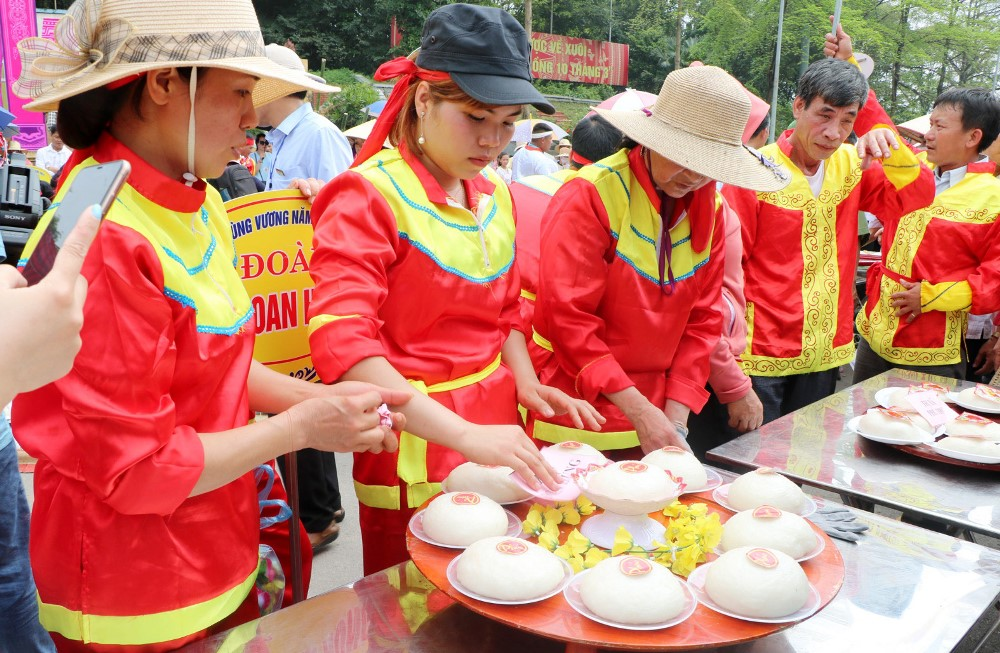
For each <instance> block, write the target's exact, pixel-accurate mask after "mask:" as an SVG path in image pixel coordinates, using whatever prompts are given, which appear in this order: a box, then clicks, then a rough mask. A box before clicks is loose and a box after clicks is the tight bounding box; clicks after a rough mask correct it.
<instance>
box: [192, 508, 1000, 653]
mask: <svg viewBox="0 0 1000 653" xmlns="http://www.w3.org/2000/svg"><path fill="white" fill-rule="evenodd" d="M857 515H858V519H859V520H860V521H862V522H864V523H865V524H868V525H869V526H870V529H869V531H868V532H867V534H866V535H865V536H864V538H863V539H862V541H861V542H860V543H859V544H851V543H847V542H841V541H839V540H835V541H836V543H837V547H838V548H839V549H840V552H841V554H842V555H843V557H844V564H845V570H846V577H845V580H844V586H843V588H842V589H841V591H840V593H839V594H838V595H837V597H836V598H835V599H834V600H833V602H831V603H830V604H829V605H828V606H827V607H826V608H825V609H823V610H822V611H821V612H820V613H819V614H817V615H815V616H813V617H812V618H810V619H808V620H806V621H804V622H802V623H800V624H797V625H795V626H793V627H791V628H789V629H787V630H784V631H781V632H779V633H776V634H774V635H770V636H768V637H765V638H763V639H759V640H756V641H754V642H750V643H748V644H743V645H736V646H730V647H725V648H721V649H711V650H718V651H724V652H725V653H751V651H752V653H842V652H843V651H855V652H857V653H866V652H868V651H906V652H907V653H940V652H941V651H951V650H953V649H954V648H955V647H956V646H962V650H969V651H972V650H975V649H976V647H977V643H976V642H975V641H971V638H972V637H973V636H974V635H972V634H970V635H969V639H966V638H967V633H969V630H970V629H971V628H973V626H974V625H975V626H976V630H977V631H978V632H982V631H983V630H984V624H985V623H986V621H987V620H995V618H996V611H995V609H993V606H994V604H995V602H996V600H997V596H998V594H1000V552H998V551H995V550H992V549H988V548H985V547H983V546H980V545H978V544H974V543H970V542H965V541H963V540H959V539H956V538H953V537H950V536H948V535H943V534H939V533H933V532H930V531H926V530H923V529H920V528H917V527H914V526H910V525H908V524H903V523H899V522H896V521H893V520H890V519H886V518H884V517H881V516H878V515H873V514H870V513H864V512H857ZM980 620H982V623H977V622H978V621H980ZM402 650H405V651H409V652H410V653H460V652H461V653H465V652H468V651H476V653H494V652H495V653H501V652H502V653H509V652H510V651H523V652H525V653H528V652H531V653H547V652H550V651H551V652H556V651H574V652H582V651H588V650H593V649H588V648H586V647H579V646H567V645H566V644H564V643H562V642H558V641H555V640H547V639H542V638H540V637H538V636H536V635H532V634H530V633H526V632H524V631H521V630H517V629H515V628H512V627H509V626H505V625H502V624H500V623H497V622H494V621H491V620H489V619H487V618H486V617H482V616H480V615H477V614H475V613H473V612H472V611H470V610H467V609H466V608H464V607H463V606H461V605H459V604H456V603H454V602H453V601H452V600H451V599H449V598H448V597H447V596H445V594H444V593H443V592H441V591H440V590H437V589H435V588H434V587H433V586H432V585H431V584H430V583H428V582H427V580H426V579H425V578H424V577H423V576H422V575H421V574H420V572H419V571H418V570H417V569H416V567H415V566H414V565H413V563H412V562H407V563H404V564H401V565H397V566H395V567H391V568H389V569H387V570H384V571H381V572H379V573H377V574H372V575H371V576H367V577H365V578H363V579H361V580H359V581H358V582H356V583H354V584H353V585H350V586H346V587H344V588H341V589H338V590H334V591H332V592H329V593H327V594H323V595H321V596H317V597H315V598H312V599H309V600H308V601H305V602H304V603H300V604H298V605H295V606H292V607H290V608H286V609H285V610H281V611H279V612H276V613H274V614H272V615H269V616H267V617H264V618H262V619H259V620H257V621H255V622H251V623H249V624H246V625H245V626H242V627H239V628H236V629H233V630H231V631H228V632H225V633H221V634H219V635H216V636H214V637H212V638H210V639H207V640H204V641H202V642H197V643H195V644H192V645H189V646H188V647H186V648H184V649H182V651H184V653H223V652H225V653H302V652H312V651H316V652H319V651H322V652H324V653H326V652H331V653H333V652H336V653H348V652H354V651H371V652H374V651H402ZM700 650H702V651H707V650H709V649H700Z"/></svg>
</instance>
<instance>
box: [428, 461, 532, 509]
mask: <svg viewBox="0 0 1000 653" xmlns="http://www.w3.org/2000/svg"><path fill="white" fill-rule="evenodd" d="M513 471H514V470H513V469H511V468H510V467H503V466H497V465H477V464H476V463H462V464H461V465H459V466H458V467H456V468H455V469H453V470H451V474H448V478H446V479H445V480H444V485H445V487H447V488H448V491H449V492H478V493H479V494H481V495H483V496H484V497H487V498H489V499H493V500H494V501H496V502H497V503H517V502H518V501H524V500H525V499H527V498H528V497H530V496H531V493H529V492H528V491H527V490H524V489H523V488H522V487H521V486H520V485H518V484H517V483H515V482H514V479H512V478H511V477H510V475H511V472H513Z"/></svg>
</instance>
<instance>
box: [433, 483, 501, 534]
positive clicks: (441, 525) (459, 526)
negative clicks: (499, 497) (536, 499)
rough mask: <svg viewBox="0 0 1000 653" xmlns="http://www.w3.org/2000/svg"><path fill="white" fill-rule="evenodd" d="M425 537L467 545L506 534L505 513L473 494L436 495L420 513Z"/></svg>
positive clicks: (495, 505) (451, 493) (492, 503)
mask: <svg viewBox="0 0 1000 653" xmlns="http://www.w3.org/2000/svg"><path fill="white" fill-rule="evenodd" d="M421 515H422V517H423V529H424V532H425V533H426V534H427V536H428V537H430V538H431V539H433V540H435V541H437V542H440V543H441V544H446V545H450V546H468V545H470V544H472V543H473V542H475V541H477V540H481V539H483V538H484V537H492V536H496V535H506V534H507V528H508V527H509V524H508V521H507V513H506V512H504V509H503V508H501V507H500V504H498V503H497V502H496V501H493V500H492V499H488V498H486V497H484V496H482V495H480V494H477V493H475V492H446V493H445V494H441V495H438V496H437V497H436V498H435V499H434V500H433V501H431V502H430V504H429V505H428V506H427V508H426V509H425V510H424V511H423V512H422V513H421Z"/></svg>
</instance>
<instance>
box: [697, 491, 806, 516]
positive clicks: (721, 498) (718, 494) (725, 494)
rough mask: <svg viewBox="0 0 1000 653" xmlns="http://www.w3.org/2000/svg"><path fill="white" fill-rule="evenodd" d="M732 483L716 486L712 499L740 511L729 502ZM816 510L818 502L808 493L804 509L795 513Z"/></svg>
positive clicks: (729, 508) (800, 514) (724, 506)
mask: <svg viewBox="0 0 1000 653" xmlns="http://www.w3.org/2000/svg"><path fill="white" fill-rule="evenodd" d="M730 485H732V483H726V484H725V485H721V486H719V487H717V488H715V490H714V491H713V492H712V500H713V501H715V502H716V503H717V504H719V505H720V506H722V507H723V508H725V509H727V510H732V511H733V512H739V511H740V509H739V508H734V507H733V505H732V504H731V503H729V486H730ZM814 512H816V502H815V501H813V500H812V499H811V498H809V496H808V495H806V505H805V506H803V508H802V510H800V511H799V512H797V513H795V514H797V515H798V516H799V517H808V516H809V515H811V514H813V513H814Z"/></svg>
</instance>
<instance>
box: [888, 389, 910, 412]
mask: <svg viewBox="0 0 1000 653" xmlns="http://www.w3.org/2000/svg"><path fill="white" fill-rule="evenodd" d="M909 396H910V389H909V388H892V389H891V391H890V392H887V393H886V403H888V404H889V407H890V408H902V409H903V410H913V404H911V403H910V402H909V401H908V400H907V397H909Z"/></svg>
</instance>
